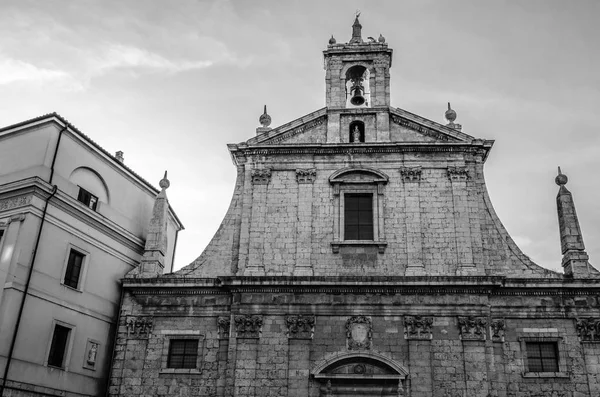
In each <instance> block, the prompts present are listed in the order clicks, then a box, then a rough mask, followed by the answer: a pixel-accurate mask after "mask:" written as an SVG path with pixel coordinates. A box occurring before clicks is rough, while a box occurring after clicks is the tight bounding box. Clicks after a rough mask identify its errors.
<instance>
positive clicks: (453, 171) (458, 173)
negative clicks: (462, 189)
mask: <svg viewBox="0 0 600 397" xmlns="http://www.w3.org/2000/svg"><path fill="white" fill-rule="evenodd" d="M448 178H450V180H451V181H452V182H458V181H466V180H467V179H469V172H468V171H467V168H466V167H454V166H449V167H448Z"/></svg>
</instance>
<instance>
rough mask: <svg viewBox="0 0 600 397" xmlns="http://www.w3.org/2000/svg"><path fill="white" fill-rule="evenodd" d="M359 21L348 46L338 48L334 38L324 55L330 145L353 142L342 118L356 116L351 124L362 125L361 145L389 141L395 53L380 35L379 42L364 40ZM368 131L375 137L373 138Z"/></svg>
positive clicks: (356, 20) (341, 45)
mask: <svg viewBox="0 0 600 397" xmlns="http://www.w3.org/2000/svg"><path fill="white" fill-rule="evenodd" d="M358 17H359V15H357V16H356V18H355V19H354V24H353V25H352V37H351V39H350V41H349V42H348V43H344V44H338V43H337V41H336V40H335V38H333V36H332V37H331V39H329V45H328V46H327V49H326V50H325V51H323V55H324V57H325V71H326V75H325V85H326V92H325V95H326V99H325V103H326V106H327V110H328V121H327V142H330V143H337V142H348V141H349V142H353V141H354V140H353V138H352V133H350V134H347V133H346V132H345V130H346V129H347V128H346V127H347V126H346V125H345V124H344V116H343V115H346V118H347V117H348V116H349V115H355V116H356V117H353V118H352V119H353V120H352V121H355V122H357V123H358V124H359V129H360V136H361V138H360V140H361V141H362V142H364V141H389V115H388V110H389V109H388V108H389V106H390V67H391V66H392V50H391V49H390V48H388V45H387V43H386V42H385V38H384V37H383V36H382V35H381V34H380V35H379V38H378V39H377V40H376V39H375V38H373V37H368V38H367V40H366V41H365V40H363V38H362V25H361V24H360V21H359V20H358ZM363 119H364V120H363ZM369 124H371V125H372V127H371V128H369ZM365 128H366V130H367V132H365ZM369 131H371V133H372V136H370V137H369ZM365 135H366V136H365ZM348 136H349V137H348ZM357 139H358V138H357Z"/></svg>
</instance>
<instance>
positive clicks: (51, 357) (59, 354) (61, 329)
mask: <svg viewBox="0 0 600 397" xmlns="http://www.w3.org/2000/svg"><path fill="white" fill-rule="evenodd" d="M70 333H71V329H70V328H67V327H65V326H62V325H59V324H55V325H54V333H53V334H52V342H51V344H50V352H49V353H48V365H50V366H52V367H58V368H64V365H65V355H66V352H67V345H68V343H69V334H70Z"/></svg>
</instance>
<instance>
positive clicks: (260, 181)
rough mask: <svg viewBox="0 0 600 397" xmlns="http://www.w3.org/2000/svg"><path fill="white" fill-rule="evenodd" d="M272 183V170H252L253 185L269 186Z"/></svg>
mask: <svg viewBox="0 0 600 397" xmlns="http://www.w3.org/2000/svg"><path fill="white" fill-rule="evenodd" d="M270 181H271V169H270V168H260V169H253V170H252V184H253V185H268V184H269V182H270Z"/></svg>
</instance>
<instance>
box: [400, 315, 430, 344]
mask: <svg viewBox="0 0 600 397" xmlns="http://www.w3.org/2000/svg"><path fill="white" fill-rule="evenodd" d="M432 325H433V317H422V316H404V338H405V339H420V340H423V339H425V340H429V339H432V338H433V335H432V333H431V326H432Z"/></svg>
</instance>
